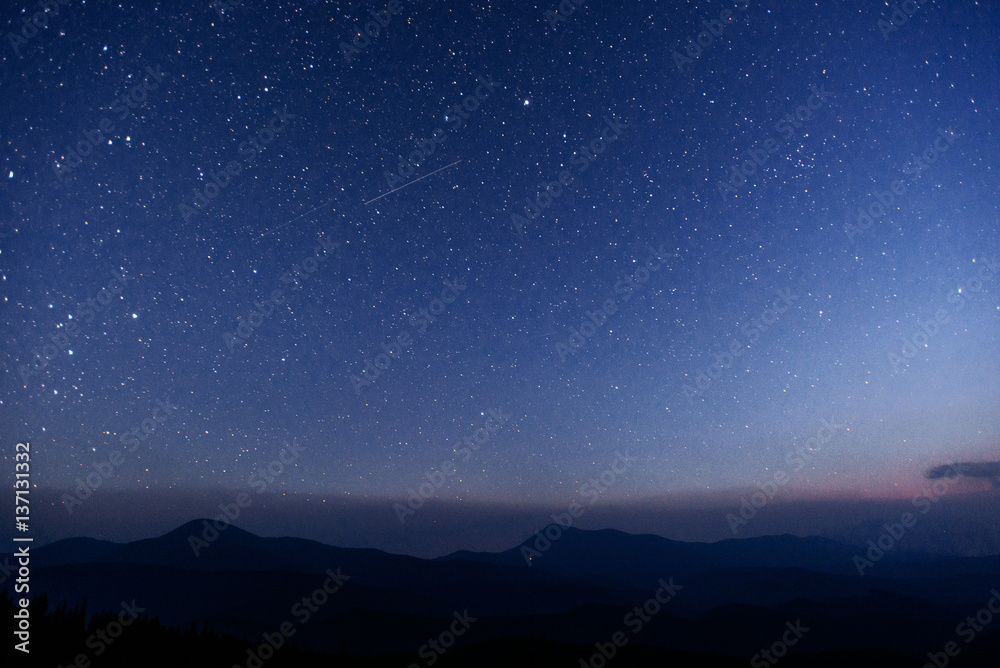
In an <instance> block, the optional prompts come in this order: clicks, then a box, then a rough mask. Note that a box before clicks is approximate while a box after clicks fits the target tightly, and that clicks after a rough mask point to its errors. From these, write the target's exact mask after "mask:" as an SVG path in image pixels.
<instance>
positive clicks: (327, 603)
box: [4, 520, 1000, 665]
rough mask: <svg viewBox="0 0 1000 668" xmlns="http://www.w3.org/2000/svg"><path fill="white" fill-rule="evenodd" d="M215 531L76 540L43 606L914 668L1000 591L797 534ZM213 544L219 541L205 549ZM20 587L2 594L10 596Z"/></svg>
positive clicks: (365, 649)
mask: <svg viewBox="0 0 1000 668" xmlns="http://www.w3.org/2000/svg"><path fill="white" fill-rule="evenodd" d="M206 523H208V525H209V526H210V524H211V523H210V521H209V520H195V521H192V522H189V523H186V524H185V525H183V526H181V527H178V528H177V529H175V530H173V531H171V532H169V533H167V534H164V535H163V536H159V537H156V538H150V539H144V540H138V541H134V542H131V543H123V544H119V543H111V542H107V541H98V540H93V539H88V538H73V539H67V540H62V541H58V542H56V543H53V544H51V545H47V546H43V547H40V548H37V549H33V550H32V587H33V592H34V591H36V588H37V591H39V592H44V593H45V594H46V595H47V597H48V600H49V601H51V602H53V603H56V604H64V605H68V606H79V605H82V604H83V602H84V601H86V604H87V606H88V607H89V608H90V609H92V610H108V611H113V610H116V609H118V608H119V607H120V605H121V602H122V601H132V600H134V601H136V604H137V605H139V606H141V607H143V608H145V609H146V610H147V611H148V614H150V615H155V617H156V618H157V619H158V620H159V623H162V624H164V625H166V626H168V627H179V628H186V627H190V626H191V625H192V624H194V625H197V626H199V627H201V626H206V625H207V627H210V628H212V629H214V630H215V631H217V632H220V633H224V634H231V635H232V636H233V637H235V638H245V639H247V642H251V643H253V642H259V640H260V638H261V637H262V635H263V634H268V633H274V632H275V630H276V629H278V628H279V627H280V626H281V624H282V623H285V622H293V623H295V625H296V633H295V636H294V638H293V639H292V640H293V642H294V644H295V646H296V647H300V648H303V649H308V650H315V651H320V652H326V653H333V654H337V653H339V652H346V653H347V654H349V655H351V656H355V657H364V656H368V657H378V656H382V657H387V656H396V657H403V660H412V659H413V657H414V656H417V652H418V650H419V648H421V647H422V646H425V644H426V643H427V641H428V639H429V638H437V637H439V636H440V634H441V633H442V632H444V631H446V630H447V629H449V627H450V625H451V624H453V623H454V622H455V620H456V619H458V617H456V615H458V616H459V617H461V616H463V615H467V618H475V620H476V621H475V622H474V623H470V624H469V627H468V632H467V633H464V634H462V635H461V637H458V638H456V639H455V649H456V650H458V649H461V650H462V651H461V652H458V651H455V652H454V655H453V656H454V657H458V656H466V657H470V658H469V660H470V661H472V660H473V659H472V658H471V657H477V659H476V660H481V659H482V658H483V656H485V655H484V654H482V653H481V649H482V648H483V647H489V646H493V645H491V643H496V642H501V641H503V642H507V643H511V646H517V645H518V643H523V644H526V645H531V644H532V643H538V642H543V643H552V645H551V646H550V645H546V647H550V649H551V648H552V647H556V646H558V647H560V648H561V649H559V650H558V651H559V652H565V653H572V652H585V656H586V657H589V656H590V655H591V654H592V653H593V651H595V649H594V647H595V645H594V643H601V642H608V639H609V638H611V637H612V635H613V634H614V633H615V632H623V633H627V634H628V635H627V637H628V639H629V644H628V645H627V646H628V647H632V648H633V649H630V650H629V652H628V653H627V654H629V655H632V654H633V653H636V654H635V656H639V655H640V654H642V652H646V651H649V652H653V653H654V654H655V652H657V651H661V650H662V651H665V652H668V653H670V652H673V653H676V652H687V653H706V652H708V653H710V654H712V655H714V656H723V655H725V656H731V657H744V661H746V660H747V659H748V658H749V657H752V656H753V655H754V654H756V653H757V652H758V651H759V650H760V649H761V648H762V647H764V648H766V647H769V646H770V645H771V644H772V643H774V642H775V641H776V640H777V639H780V638H781V637H782V633H783V632H784V631H783V630H784V629H786V624H789V623H793V624H794V623H796V621H797V620H798V621H800V622H801V624H802V625H803V626H804V627H808V628H809V629H810V631H809V632H808V633H807V634H806V635H804V636H803V638H802V642H801V645H800V646H797V648H796V650H795V652H796V653H806V654H807V653H814V654H816V655H817V656H819V655H820V654H822V655H824V656H826V655H827V654H830V653H834V654H836V653H844V652H847V653H848V654H850V653H852V652H855V653H856V652H862V653H863V652H870V651H874V650H881V651H883V652H888V654H882V655H880V656H883V657H887V656H893V657H897V658H899V660H900V661H903V660H905V658H906V657H910V658H919V657H921V656H925V655H926V653H927V652H933V651H939V649H940V647H943V646H944V643H946V642H948V641H950V640H954V636H955V627H956V624H958V623H959V622H960V621H961V620H962V619H964V618H965V616H967V615H968V614H969V613H970V612H971V613H975V612H976V611H977V610H979V609H981V608H983V607H984V606H986V604H987V602H988V601H989V600H991V599H990V597H991V596H992V594H991V593H990V592H991V590H995V588H996V587H997V586H998V585H1000V580H998V574H1000V557H998V556H992V557H979V558H948V559H940V558H929V557H928V558H923V559H915V558H913V557H910V558H907V559H905V560H903V559H894V558H892V555H891V551H890V552H889V553H887V554H886V555H885V557H884V558H883V559H881V560H880V561H879V562H878V563H877V564H875V565H874V566H873V567H872V568H871V570H870V572H868V573H866V575H865V576H864V577H861V576H859V574H858V572H857V569H856V568H855V565H854V563H853V561H852V560H853V557H854V556H855V555H857V554H864V551H865V548H862V547H852V546H849V545H844V544H841V543H838V542H836V541H832V540H828V539H824V538H816V537H806V538H802V537H796V536H791V535H782V536H769V537H761V538H748V539H732V540H724V541H720V542H717V543H686V542H680V541H673V540H668V539H665V538H662V537H659V536H654V535H632V534H627V533H623V532H620V531H613V530H600V531H585V530H580V529H575V528H563V527H560V531H559V532H558V535H557V531H556V530H555V529H553V528H552V526H555V525H552V526H550V527H546V528H543V529H541V530H540V531H539V532H538V533H536V534H534V535H533V536H530V537H528V538H527V539H526V540H525V541H524V542H523V543H522V544H520V545H518V546H515V547H512V548H510V549H508V550H505V551H503V552H499V553H474V552H456V553H454V554H450V555H447V556H445V557H441V558H438V559H419V558H416V557H410V556H405V555H396V554H389V553H386V552H382V551H380V550H374V549H359V548H342V547H334V546H330V545H325V544H322V543H318V542H315V541H311V540H306V539H301V538H290V537H285V538H264V537H260V536H256V535H254V534H252V533H250V532H247V531H244V530H242V529H240V528H238V527H236V526H228V527H225V528H223V530H221V531H217V533H215V534H212V533H211V532H210V531H209V532H208V533H207V534H206V533H205V532H206V528H205V527H206ZM546 530H547V531H548V535H550V536H557V537H556V538H555V539H550V540H549V541H548V543H547V544H546V543H544V542H543V541H539V536H545V535H546ZM206 535H209V536H214V538H212V540H206V541H205V543H204V544H201V545H199V544H198V540H197V539H201V540H205V536H206ZM193 538H194V540H193ZM542 547H544V549H541V548H542ZM524 548H528V550H529V552H526V551H525V549H524ZM531 550H533V551H534V553H531V552H530V551H531ZM196 551H197V555H196ZM526 553H527V554H529V556H530V557H531V558H530V563H529V560H527V559H526V558H525V554H526ZM334 576H336V579H337V581H339V582H340V584H341V586H339V587H338V588H337V589H336V591H335V593H330V594H329V595H324V596H323V597H322V598H323V603H322V605H317V606H316V607H317V610H315V611H314V612H311V613H310V614H309V616H308V619H307V620H301V616H302V615H301V614H297V613H296V612H295V607H294V606H295V605H296V603H297V602H299V601H301V600H302V599H303V597H309V596H312V595H313V593H314V592H316V591H317V590H321V589H322V588H323V586H324V582H326V583H329V582H333V581H334V580H331V578H332V577H334ZM12 586H13V583H12V581H8V582H6V583H4V587H5V588H8V592H10V595H11V596H12V597H13V593H12V592H11V591H10V590H11V589H12ZM658 592H659V594H658ZM658 595H663V596H664V597H666V598H667V601H666V602H663V603H662V604H661V603H659V602H655V601H656V596H658ZM997 603H998V604H1000V594H998V599H997ZM643 605H646V606H648V607H647V608H646V609H647V610H648V609H651V608H652V607H655V608H656V613H655V614H654V615H652V616H651V617H650V619H649V621H648V622H645V623H643V624H642V625H641V629H638V630H636V629H635V627H634V626H630V622H629V621H628V620H629V619H631V623H632V624H635V623H636V619H637V618H636V616H635V613H634V611H635V610H636V609H637V608H636V606H640V608H638V609H640V610H642V609H643V608H642V607H641V606H643ZM300 612H301V610H300ZM630 614H632V615H633V616H632V617H631V618H630V617H629V615H630ZM887 620H888V621H887ZM998 621H1000V616H998ZM996 635H997V633H996V630H995V628H994V630H990V629H986V630H984V631H983V632H982V634H981V635H980V639H981V640H977V643H980V646H981V647H991V646H995V643H996ZM990 643H993V645H991V644H990ZM639 647H644V648H647V649H644V650H639V649H638V648H639ZM568 648H575V649H568ZM588 648H589V649H588ZM553 651H555V650H553ZM977 651H981V650H977ZM623 652H624V650H623ZM850 655H851V656H861V655H856V654H850ZM975 655H976V653H975V652H972V651H970V652H968V653H967V655H966V656H967V657H969V656H975ZM623 656H625V653H623ZM790 656H791V652H790ZM845 656H846V655H845ZM872 656H874V654H873V655H872ZM406 657H409V659H406ZM445 658H447V657H445ZM445 658H443V659H442V661H443V663H442V665H448V663H445V662H444V661H445ZM581 658H584V656H583V655H581ZM66 659H67V660H71V659H72V657H71V656H69V657H66ZM449 660H451V661H453V660H455V659H454V658H452V659H449ZM420 661H423V659H420ZM455 665H458V664H455ZM483 665H487V664H483ZM566 665H578V664H577V662H575V661H573V662H571V663H569V664H566ZM622 665H626V663H625V662H623V663H622ZM637 665H639V664H637ZM789 665H794V664H793V662H789ZM858 665H861V664H858ZM885 665H889V664H885ZM969 665H972V664H969Z"/></svg>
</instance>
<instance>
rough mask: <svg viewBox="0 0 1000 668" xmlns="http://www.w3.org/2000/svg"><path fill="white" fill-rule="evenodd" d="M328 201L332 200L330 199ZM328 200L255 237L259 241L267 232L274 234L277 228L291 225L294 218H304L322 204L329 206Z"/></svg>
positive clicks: (321, 206) (320, 207)
mask: <svg viewBox="0 0 1000 668" xmlns="http://www.w3.org/2000/svg"><path fill="white" fill-rule="evenodd" d="M330 202H333V200H330ZM330 202H327V203H326V204H320V205H319V206H317V207H313V208H312V209H309V210H308V211H306V212H305V213H301V214H299V215H297V216H295V217H294V218H292V219H291V220H290V221H288V222H287V223H284V224H282V225H278V226H277V227H276V228H274V229H273V230H268V231H267V232H262V233H261V235H260V237H259V238H258V239H257V241H260V240H261V239H262V238H264V237H266V236H267V235H269V234H274V233H275V232H277V231H278V230H280V229H282V228H285V227H288V226H289V225H291V224H292V223H294V222H295V221H296V220H298V219H299V218H305V217H306V216H308V215H309V214H310V213H312V212H313V211H319V210H320V209H322V208H323V207H324V206H329V205H330Z"/></svg>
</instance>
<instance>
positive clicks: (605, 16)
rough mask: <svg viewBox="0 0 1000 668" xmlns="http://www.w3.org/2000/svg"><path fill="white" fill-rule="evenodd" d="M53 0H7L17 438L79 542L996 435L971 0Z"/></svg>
mask: <svg viewBox="0 0 1000 668" xmlns="http://www.w3.org/2000/svg"><path fill="white" fill-rule="evenodd" d="M53 4H54V5H58V8H59V13H58V14H57V15H55V14H52V13H50V14H49V15H48V16H47V17H45V18H43V17H41V16H40V15H37V16H36V20H37V22H38V23H47V27H45V28H44V29H42V28H39V29H36V30H32V29H31V27H30V17H31V16H32V15H34V13H35V12H37V11H38V8H37V7H36V6H30V7H27V8H26V9H24V10H23V12H20V11H19V10H18V9H15V8H11V7H8V8H6V9H5V10H4V15H3V20H4V21H5V26H6V27H5V30H4V33H5V36H4V42H5V43H4V44H3V49H2V54H3V55H2V58H3V63H2V77H3V80H2V88H3V91H4V98H5V99H4V104H3V110H2V111H0V115H2V117H3V125H2V127H3V128H4V136H3V142H2V153H0V160H2V163H0V167H2V174H0V176H2V179H0V180H2V184H3V185H2V187H3V200H4V202H5V203H8V205H7V206H4V207H3V212H2V218H0V232H2V233H3V237H2V238H0V273H2V280H3V283H2V295H3V301H2V304H0V314H2V322H3V326H4V332H5V336H4V344H3V358H4V365H3V374H2V383H3V390H2V402H0V425H2V433H3V434H4V439H5V443H4V444H3V448H4V452H3V454H4V457H5V461H6V462H7V463H8V465H9V466H8V468H9V469H10V470H11V471H12V470H13V466H12V462H13V453H14V449H13V443H14V442H15V441H17V440H30V441H31V443H32V445H33V449H34V452H35V454H34V455H33V459H32V461H33V469H32V471H33V478H32V482H33V484H34V485H35V486H36V487H37V489H38V490H40V491H47V492H48V493H50V494H51V499H52V501H51V504H50V509H51V510H52V512H55V511H58V513H59V514H61V518H62V520H61V521H63V522H66V521H68V522H69V526H70V527H71V528H70V529H66V532H68V533H70V534H73V533H74V531H73V530H72V526H73V525H72V522H73V521H74V517H81V516H83V515H84V513H85V512H86V507H87V506H88V505H89V504H95V503H96V502H95V499H97V498H100V497H102V496H103V497H104V499H105V501H102V502H101V503H102V504H105V505H102V506H101V507H102V508H108V507H110V508H112V509H115V508H118V509H120V510H121V511H122V512H125V510H126V508H125V506H126V505H128V506H129V510H130V511H134V510H135V508H136V507H137V505H138V506H141V505H142V504H143V502H144V499H146V500H147V501H146V502H147V503H148V504H149V505H150V507H151V509H150V512H153V509H152V506H155V505H157V504H159V503H161V502H160V501H158V500H157V501H154V499H161V498H163V497H164V495H166V497H169V498H179V496H184V495H187V496H191V497H194V496H196V497H197V498H199V499H204V500H205V501H204V503H203V504H202V509H201V511H200V513H198V514H196V515H192V516H191V517H187V518H178V522H177V523H179V522H180V521H184V519H192V518H193V517H195V516H201V515H205V516H207V515H209V514H210V513H212V512H213V509H214V512H215V513H217V512H218V504H219V503H226V502H229V501H231V500H232V498H233V497H234V494H236V493H238V492H240V491H246V492H248V493H251V494H253V493H254V492H265V491H266V493H267V494H271V495H273V494H275V493H277V494H282V495H286V496H288V497H294V498H296V499H299V500H300V501H301V503H303V504H313V505H315V504H323V503H331V504H333V503H336V504H341V506H343V504H345V503H347V504H348V505H349V503H354V502H356V503H358V504H366V506H370V507H377V508H379V512H380V513H381V516H380V518H381V521H384V522H386V523H390V524H392V523H395V525H396V526H397V527H398V526H401V525H402V524H403V523H404V522H407V521H413V520H414V519H415V517H416V516H418V515H421V513H431V514H433V512H435V511H432V510H429V509H428V508H430V507H431V506H432V505H433V504H432V503H430V502H428V503H427V504H426V505H427V507H426V508H425V507H422V506H421V507H418V508H417V509H416V510H414V512H413V513H412V515H411V514H410V513H407V512H405V511H401V510H400V509H401V508H407V507H408V508H410V509H411V510H413V506H420V504H418V503H416V502H414V501H413V500H412V493H411V492H409V490H414V491H415V492H418V493H419V491H418V490H419V489H420V485H421V484H423V483H427V485H434V481H435V480H437V481H438V482H441V481H442V480H443V484H440V485H439V486H435V487H434V489H433V491H432V493H431V494H429V495H428V496H429V497H430V499H431V500H436V501H439V502H440V501H450V502H454V504H457V505H458V506H461V505H462V504H471V505H469V507H480V506H482V505H483V504H486V505H489V504H495V505H498V506H502V505H506V506H512V507H513V506H521V505H530V504H538V505H545V506H550V507H552V508H554V509H558V508H566V506H567V505H568V504H570V503H571V502H572V501H574V500H577V501H580V502H581V503H583V504H585V505H586V504H589V503H590V502H591V500H593V501H599V502H600V503H601V504H608V503H643V504H648V503H650V500H651V499H663V500H665V502H669V501H670V500H674V501H676V500H677V499H682V498H683V499H685V500H686V502H687V503H692V504H694V505H697V504H698V503H699V499H709V498H712V499H717V498H719V496H718V495H729V497H727V498H732V499H735V504H738V501H739V498H740V495H741V494H743V493H745V492H746V491H747V490H750V489H753V488H754V486H755V485H756V484H758V483H764V482H765V481H767V480H773V479H774V475H775V474H776V473H777V472H779V471H780V472H783V473H784V474H786V475H787V480H786V481H785V482H783V483H782V485H781V487H780V490H779V491H777V492H776V493H775V494H774V496H775V497H781V498H782V499H783V500H800V501H812V500H822V499H837V498H846V499H872V500H885V499H902V500H904V505H905V503H907V502H908V501H906V500H908V499H909V498H910V497H911V496H912V495H913V494H915V493H918V492H919V490H920V489H922V488H923V487H925V486H926V484H927V479H926V478H925V471H926V470H927V469H929V468H931V467H934V466H939V465H943V464H947V463H949V462H953V461H989V460H996V459H998V450H1000V411H998V405H1000V401H998V398H1000V355H998V354H997V353H998V350H1000V327H998V325H1000V297H998V294H1000V290H998V282H1000V280H998V279H1000V244H998V234H997V223H998V220H1000V216H998V213H1000V212H998V187H997V175H998V173H1000V172H998V169H1000V141H998V138H997V135H996V128H995V125H994V123H995V114H996V109H997V106H998V103H1000V95H998V89H997V85H996V83H997V71H998V69H997V68H998V55H1000V53H998V46H997V41H996V33H997V28H998V19H997V16H998V14H997V11H998V9H1000V8H998V7H997V4H996V3H995V2H970V3H931V2H927V3H921V4H920V5H919V7H918V6H917V5H915V4H914V5H911V4H906V8H907V9H909V10H911V12H912V14H911V15H907V13H906V12H904V11H902V10H901V9H900V10H898V13H896V14H895V22H894V23H890V20H891V19H892V17H893V14H894V7H897V6H896V5H890V4H881V3H855V4H854V5H853V6H851V7H848V6H844V5H843V4H842V3H828V2H822V3H806V4H796V5H795V6H791V5H789V4H788V3H777V2H749V3H747V2H736V3H733V2H728V3H727V2H709V3H701V2H698V3H694V2H689V3H677V2H650V1H645V2H633V3H625V4H623V5H618V4H613V3H603V2H592V1H590V0H587V1H585V2H582V3H578V2H576V0H565V1H564V2H562V5H560V4H559V2H557V1H556V0H552V1H551V2H549V3H538V4H531V3H527V4H525V3H514V4H515V5H517V6H516V7H510V6H507V5H495V6H491V5H490V3H473V4H471V5H467V4H463V3H455V2H423V3H416V2H409V1H405V0H404V1H397V0H394V1H393V2H389V3H384V2H374V3H360V2H359V3H344V2H281V3H266V6H265V4H264V3H259V2H243V3H226V2H223V3H215V6H212V5H211V4H210V3H208V2H199V3H190V2H182V3H179V4H177V3H159V2H157V3H150V4H148V5H147V4H141V3H140V4H130V3H121V4H119V3H115V4H109V3H106V2H87V3H80V2H69V3H67V4H61V3H53ZM904 4H905V3H904ZM22 17H25V20H22ZM720 19H721V20H720ZM366 22H367V30H368V31H369V32H370V33H371V34H373V35H374V37H373V38H369V37H356V39H355V40H354V42H353V44H352V43H351V42H352V38H354V37H355V36H356V35H358V34H359V33H358V31H359V30H365V29H366ZM880 22H881V23H880ZM22 28H24V32H22ZM716 33H721V34H716ZM25 35H30V38H26V37H25ZM425 177H426V178H425ZM380 367H381V368H380ZM810 439H812V440H810ZM282 459H283V460H284V463H282V464H280V467H279V466H278V465H274V464H272V463H273V462H275V461H279V462H281V461H282ZM114 462H117V464H115V463H114ZM107 463H111V467H112V469H113V470H112V471H111V473H110V475H102V474H101V471H102V470H103V471H104V472H108V471H109V469H108V464H107ZM269 465H271V473H267V467H268V466H269ZM262 468H263V469H264V473H261V472H260V469H262ZM279 468H280V472H278V469H279ZM613 468H614V469H616V470H617V471H618V472H617V473H613V475H607V474H605V475H604V478H603V482H602V481H601V480H602V479H601V476H602V473H605V472H607V471H609V470H612V469H613ZM95 472H96V475H97V476H98V478H94V477H92V478H91V480H98V481H99V482H100V485H99V488H97V489H94V490H91V491H92V494H91V495H90V496H88V497H87V498H85V499H83V500H81V501H80V503H79V504H76V503H73V502H71V501H68V500H67V499H68V498H69V497H67V496H62V495H63V494H67V493H68V494H73V493H74V492H73V489H74V487H79V484H80V483H79V482H78V479H79V480H80V481H86V477H87V476H88V475H91V474H95ZM427 485H425V486H424V490H425V491H426V490H428V489H429V487H428V486H427ZM585 485H589V487H585ZM990 490H991V483H990V481H989V480H988V479H973V478H969V479H962V480H960V481H959V482H958V484H957V486H956V487H955V488H954V489H953V490H950V492H949V493H955V492H958V493H960V494H971V493H987V492H990ZM125 493H131V494H125ZM408 494H409V495H410V496H411V501H410V505H409V506H406V505H405V504H406V503H407V495H408ZM116 495H118V496H116ZM171 495H174V496H171ZM178 495H179V496H178ZM113 498H115V499H118V498H120V499H129V501H128V502H127V503H126V502H125V501H124V500H122V501H119V502H115V503H111V505H110V506H109V505H107V503H108V502H107V500H108V499H113ZM78 500H79V499H78ZM5 503H6V501H5ZM68 503H69V504H71V506H72V507H70V508H67V509H66V510H65V511H64V510H63V507H65V506H66V505H67V504H68ZM394 504H400V505H398V506H394ZM735 504H730V505H733V507H736V505H735ZM95 507H96V505H95ZM248 515H249V513H248ZM430 516H431V515H428V517H430ZM397 520H398V521H397ZM120 521H121V520H120V519H119V518H116V516H115V514H114V513H113V512H112V513H108V514H104V515H102V517H101V520H100V523H99V525H100V526H104V527H111V526H114V525H116V523H118V522H120ZM713 521H715V522H716V525H717V527H718V528H719V529H720V530H721V531H722V532H728V528H727V527H726V524H725V522H724V521H723V519H722V517H721V515H720V516H718V517H716V518H714V520H713ZM237 523H239V522H237ZM43 524H44V523H41V524H39V526H38V530H39V531H41V532H43V533H44V532H45V527H44V526H43ZM606 524H607V525H614V521H613V519H611V520H608V521H607V522H606ZM159 528H160V527H159V526H157V529H159ZM163 528H164V530H168V529H169V528H172V527H169V526H166V527H163ZM51 530H52V529H51V528H50V531H51ZM275 531H276V532H277V533H281V529H280V528H277V529H275ZM296 531H297V533H299V534H303V535H309V533H310V532H309V530H308V529H307V528H301V527H300V528H298V529H296ZM76 533H101V531H97V530H95V529H93V528H92V527H91V528H90V529H87V530H84V529H83V528H79V529H78V530H77V531H76ZM140 533H142V532H140ZM146 533H149V532H148V531H147V532H146Z"/></svg>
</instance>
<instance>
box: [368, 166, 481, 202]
mask: <svg viewBox="0 0 1000 668" xmlns="http://www.w3.org/2000/svg"><path fill="white" fill-rule="evenodd" d="M460 162H462V161H461V160H456V161H455V162H453V163H451V165H445V166H444V167H441V168H439V169H435V170H434V171H433V172H431V173H430V174H424V175H423V176H421V177H420V178H419V179H414V180H412V181H410V182H409V183H404V184H403V185H401V186H399V187H398V188H393V189H392V190H390V191H389V192H387V193H383V194H381V195H379V196H378V197H376V198H374V199H370V200H368V201H367V202H365V204H371V203H372V202H374V201H375V200H379V199H382V198H383V197H385V196H386V195H391V194H393V193H394V192H396V191H397V190H402V189H403V188H405V187H406V186H412V185H413V184H414V183H416V182H417V181H421V180H423V179H426V178H427V177H428V176H434V175H435V174H437V173H438V172H440V171H441V170H443V169H448V168H449V167H451V166H452V165H457V164H458V163H460Z"/></svg>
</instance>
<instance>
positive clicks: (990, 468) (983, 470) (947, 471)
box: [926, 462, 1000, 480]
mask: <svg viewBox="0 0 1000 668" xmlns="http://www.w3.org/2000/svg"><path fill="white" fill-rule="evenodd" d="M926 475H927V477H928V478H930V479H932V480H933V479H936V478H945V477H948V478H953V477H955V476H965V477H966V478H994V479H1000V462H955V463H954V464H944V465H943V466H935V467H934V468H931V469H928V470H927V473H926Z"/></svg>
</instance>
